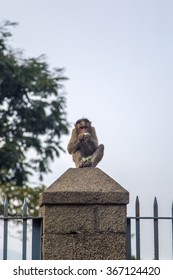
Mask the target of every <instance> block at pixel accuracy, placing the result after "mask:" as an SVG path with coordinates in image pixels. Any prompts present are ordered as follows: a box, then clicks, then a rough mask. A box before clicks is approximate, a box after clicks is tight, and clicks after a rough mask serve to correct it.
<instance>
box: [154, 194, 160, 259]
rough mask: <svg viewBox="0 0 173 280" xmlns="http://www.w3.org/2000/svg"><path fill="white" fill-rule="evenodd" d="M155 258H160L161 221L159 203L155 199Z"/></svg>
mask: <svg viewBox="0 0 173 280" xmlns="http://www.w3.org/2000/svg"><path fill="white" fill-rule="evenodd" d="M153 208H154V209H153V210H154V211H153V212H154V259H155V260H158V259H159V221H158V203H157V199H156V197H155V199H154V207H153Z"/></svg>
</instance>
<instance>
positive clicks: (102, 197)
mask: <svg viewBox="0 0 173 280" xmlns="http://www.w3.org/2000/svg"><path fill="white" fill-rule="evenodd" d="M128 202H129V193H128V192H127V191H126V190H125V189H124V188H123V187H121V186H120V185H119V184H118V183H117V182H116V181H115V180H113V179H112V178H111V177H109V176H108V175H107V174H105V173H104V172H103V171H102V170H100V169H99V168H70V169H68V170H67V171H66V172H65V173H64V174H63V175H62V176H61V177H60V178H59V179H58V180H56V181H55V182H54V183H53V184H52V185H51V186H50V187H49V188H47V189H46V191H44V192H43V193H42V195H41V197H40V206H42V205H44V204H51V205H52V204H69V203H70V204H76V203H77V204H96V203H97V204H115V203H116V204H127V203H128Z"/></svg>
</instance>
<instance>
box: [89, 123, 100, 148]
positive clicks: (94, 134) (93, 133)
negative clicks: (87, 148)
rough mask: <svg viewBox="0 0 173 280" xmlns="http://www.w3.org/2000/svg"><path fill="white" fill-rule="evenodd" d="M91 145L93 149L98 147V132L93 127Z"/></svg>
mask: <svg viewBox="0 0 173 280" xmlns="http://www.w3.org/2000/svg"><path fill="white" fill-rule="evenodd" d="M89 142H90V144H91V145H92V147H93V148H95V149H96V148H97V147H98V138H97V135H96V130H95V128H94V127H93V126H92V127H91V137H90V139H89Z"/></svg>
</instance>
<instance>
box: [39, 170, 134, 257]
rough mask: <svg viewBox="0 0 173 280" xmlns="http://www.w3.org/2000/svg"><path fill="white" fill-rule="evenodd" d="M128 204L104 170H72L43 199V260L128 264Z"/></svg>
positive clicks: (115, 183)
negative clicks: (124, 261)
mask: <svg viewBox="0 0 173 280" xmlns="http://www.w3.org/2000/svg"><path fill="white" fill-rule="evenodd" d="M128 201H129V193H128V192H127V191H126V190H125V189H124V188H123V187H121V186H120V185H119V184H118V183H117V182H116V181H114V180H113V179H112V178H111V177H109V176H108V175H107V174H105V173H104V172H103V171H101V170H100V169H98V168H70V169H68V170H67V171H66V172H65V173H64V174H63V175H62V176H61V177H60V178H59V179H58V180H56V181H55V182H54V183H53V184H52V185H51V186H50V187H49V188H48V189H47V190H46V191H44V192H43V193H42V195H41V199H40V206H41V208H40V213H41V216H42V218H43V243H42V250H43V251H42V254H43V259H50V260H51V259H69V260H70V259H74V260H77V259H79V260H82V259H85V260H89V259H93V260H94V259H100V260H102V259H126V258H127V254H126V241H127V240H126V239H127V234H126V230H127V222H126V221H127V220H126V219H127V216H126V205H127V203H128Z"/></svg>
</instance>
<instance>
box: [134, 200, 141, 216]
mask: <svg viewBox="0 0 173 280" xmlns="http://www.w3.org/2000/svg"><path fill="white" fill-rule="evenodd" d="M135 209H136V217H140V203H139V197H138V196H137V197H136V204H135Z"/></svg>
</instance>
